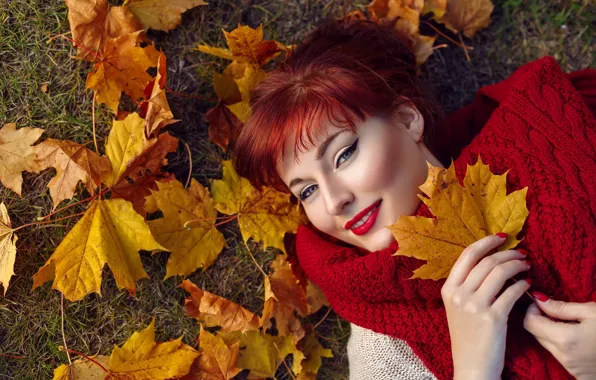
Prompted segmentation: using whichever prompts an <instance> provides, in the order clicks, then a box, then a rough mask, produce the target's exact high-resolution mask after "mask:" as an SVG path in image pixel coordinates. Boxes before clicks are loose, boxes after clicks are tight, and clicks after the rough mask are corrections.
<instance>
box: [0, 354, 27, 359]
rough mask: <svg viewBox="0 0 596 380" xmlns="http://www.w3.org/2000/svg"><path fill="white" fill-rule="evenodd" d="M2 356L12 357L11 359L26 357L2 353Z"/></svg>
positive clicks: (0, 355)
mask: <svg viewBox="0 0 596 380" xmlns="http://www.w3.org/2000/svg"><path fill="white" fill-rule="evenodd" d="M0 357H4V358H11V359H25V357H24V356H22V355H10V354H0Z"/></svg>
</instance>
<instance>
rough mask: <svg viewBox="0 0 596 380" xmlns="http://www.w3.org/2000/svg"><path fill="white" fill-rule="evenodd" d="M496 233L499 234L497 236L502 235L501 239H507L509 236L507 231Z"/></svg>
mask: <svg viewBox="0 0 596 380" xmlns="http://www.w3.org/2000/svg"><path fill="white" fill-rule="evenodd" d="M495 235H497V236H498V237H500V238H501V239H505V238H507V234H506V233H505V232H499V233H498V234H495Z"/></svg>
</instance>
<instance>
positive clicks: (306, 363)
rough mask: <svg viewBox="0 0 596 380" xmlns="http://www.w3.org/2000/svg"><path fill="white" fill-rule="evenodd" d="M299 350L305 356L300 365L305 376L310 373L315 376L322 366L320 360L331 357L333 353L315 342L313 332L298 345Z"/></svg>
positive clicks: (315, 338)
mask: <svg viewBox="0 0 596 380" xmlns="http://www.w3.org/2000/svg"><path fill="white" fill-rule="evenodd" d="M300 350H301V351H302V352H303V353H304V356H305V358H304V360H302V363H301V364H302V370H303V373H305V374H307V373H311V374H315V375H316V374H317V373H318V372H319V369H320V368H321V365H322V364H323V362H322V358H332V357H333V353H332V352H331V350H330V349H328V348H325V347H323V346H321V343H319V341H318V340H317V337H316V336H315V333H314V331H313V332H311V333H310V334H308V335H307V336H306V338H304V340H303V341H302V344H301V345H300ZM315 378H316V376H315Z"/></svg>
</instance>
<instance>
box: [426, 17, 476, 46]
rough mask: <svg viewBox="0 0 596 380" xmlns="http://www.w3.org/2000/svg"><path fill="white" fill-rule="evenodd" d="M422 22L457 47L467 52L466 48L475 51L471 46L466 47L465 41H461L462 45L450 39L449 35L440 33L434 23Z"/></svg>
mask: <svg viewBox="0 0 596 380" xmlns="http://www.w3.org/2000/svg"><path fill="white" fill-rule="evenodd" d="M421 21H422V22H423V23H424V24H426V25H428V26H430V28H431V29H432V30H434V31H435V32H436V33H437V34H439V35H440V36H443V37H445V38H446V39H447V40H449V41H451V42H452V43H454V44H455V45H457V46H459V47H461V48H463V49H464V50H466V48H468V49H470V50H471V49H473V47H471V46H465V45H464V42H463V41H461V44H460V43H459V42H457V41H456V40H454V39H453V38H451V37H449V36H448V35H446V34H445V33H443V32H441V31H440V30H439V29H438V28H437V27H436V26H434V25H433V24H432V23H430V22H428V21H426V20H421ZM464 46H465V47H464Z"/></svg>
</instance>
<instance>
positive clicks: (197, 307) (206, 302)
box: [180, 280, 259, 332]
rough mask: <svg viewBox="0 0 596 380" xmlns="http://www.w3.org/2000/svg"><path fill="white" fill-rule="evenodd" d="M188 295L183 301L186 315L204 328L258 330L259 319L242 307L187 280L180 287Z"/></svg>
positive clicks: (242, 330)
mask: <svg viewBox="0 0 596 380" xmlns="http://www.w3.org/2000/svg"><path fill="white" fill-rule="evenodd" d="M180 287H182V288H183V289H184V290H186V291H187V292H188V293H190V296H189V297H187V298H186V300H185V301H184V305H185V306H186V314H188V315H189V316H191V317H193V318H195V319H197V320H198V321H199V322H201V323H203V324H204V325H205V327H214V326H221V331H222V332H226V331H241V332H244V331H249V330H256V329H258V328H259V317H257V316H256V315H255V314H254V313H252V312H250V311H249V310H246V309H245V308H243V307H242V306H240V305H238V304H236V303H234V302H232V301H230V300H227V299H225V298H222V297H220V296H218V295H215V294H213V293H209V292H206V291H203V290H201V289H200V288H199V287H197V286H196V285H195V284H193V283H192V282H190V281H188V280H184V281H182V284H181V285H180Z"/></svg>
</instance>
